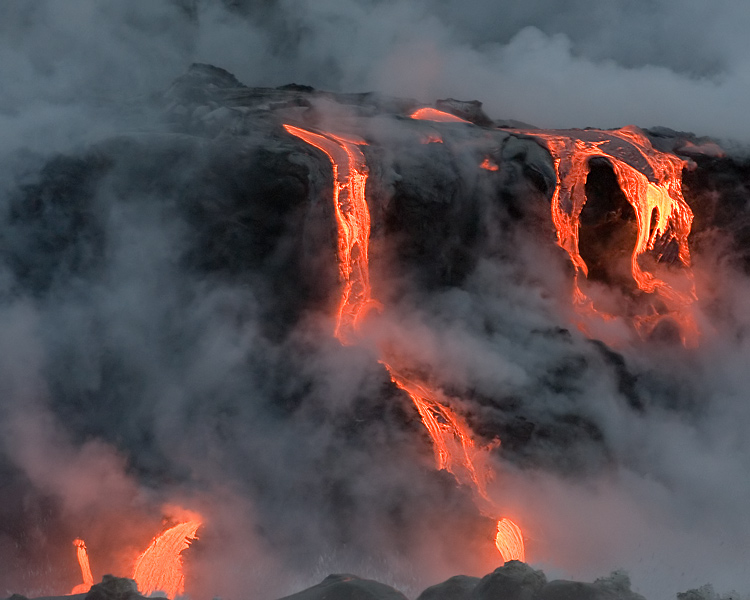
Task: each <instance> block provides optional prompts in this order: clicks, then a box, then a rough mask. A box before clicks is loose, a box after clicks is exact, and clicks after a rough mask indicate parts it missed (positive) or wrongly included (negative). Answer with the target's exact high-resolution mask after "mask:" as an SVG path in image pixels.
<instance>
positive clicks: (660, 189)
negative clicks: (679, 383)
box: [519, 127, 699, 345]
mask: <svg viewBox="0 0 750 600" xmlns="http://www.w3.org/2000/svg"><path fill="white" fill-rule="evenodd" d="M519 133H523V134H525V135H529V136H532V137H536V138H539V139H541V140H543V141H544V143H545V144H546V146H547V148H548V149H549V151H550V153H551V154H552V157H553V160H554V164H555V170H556V172H557V186H556V188H555V191H554V194H553V197H552V221H553V222H554V224H555V228H556V230H557V243H558V244H559V245H560V246H561V247H562V248H564V249H565V250H566V252H567V253H568V255H569V256H570V259H571V261H572V262H573V265H575V268H576V274H578V273H582V274H583V276H584V277H585V276H586V275H587V274H588V268H587V266H586V263H585V262H584V260H583V258H582V257H581V254H580V252H579V247H578V241H579V240H578V233H579V227H580V215H581V210H582V209H583V206H584V204H585V203H586V194H585V185H586V178H587V176H588V173H589V161H590V160H591V159H592V158H597V157H599V158H604V159H606V160H607V161H608V162H609V163H610V164H611V165H612V169H613V170H614V173H615V175H616V176H617V181H618V183H619V185H620V188H621V189H622V192H623V193H624V194H625V196H626V198H627V200H628V202H629V203H630V205H631V206H632V207H633V210H634V211H635V215H636V221H637V225H638V238H637V241H636V245H635V248H634V249H633V253H632V256H631V261H630V268H631V273H632V276H633V279H634V280H635V283H636V285H637V286H638V288H639V289H641V290H643V291H644V292H647V293H651V294H655V295H656V296H658V297H659V298H660V299H661V301H662V302H663V303H664V305H665V307H666V311H665V312H663V313H662V314H654V315H649V316H641V317H638V318H636V319H634V324H635V326H636V328H637V329H638V330H639V331H640V332H641V333H642V334H648V333H649V332H650V331H652V330H653V328H654V327H655V326H656V324H657V323H658V322H659V321H660V320H661V319H662V318H663V317H665V316H669V317H671V318H672V319H674V320H675V322H676V323H677V324H678V325H679V327H680V331H681V335H682V339H683V342H684V343H685V344H686V345H694V344H695V343H696V341H697V338H698V335H699V334H698V329H697V326H696V324H695V320H694V318H693V316H692V313H691V311H690V306H691V304H692V303H693V302H694V301H695V291H694V286H693V285H692V274H691V273H690V271H689V270H688V269H687V268H689V267H690V250H689V248H688V241H687V238H688V235H689V234H690V227H691V224H692V221H693V212H692V211H691V210H690V207H689V206H688V205H687V203H686V202H685V199H684V198H683V196H682V169H683V168H684V167H685V166H686V164H687V163H686V162H685V161H684V160H682V159H680V158H678V157H677V156H675V155H673V154H667V153H664V152H659V151H657V150H655V149H654V147H653V146H652V145H651V142H650V141H649V140H648V138H647V137H646V136H645V135H644V134H643V132H642V131H641V130H640V129H638V128H636V127H624V128H622V129H618V130H614V131H599V130H590V129H587V130H580V131H578V130H576V131H554V130H552V131H541V130H540V131H538V130H531V131H519ZM672 241H673V242H675V243H676V245H677V249H678V256H677V258H678V260H679V262H680V263H681V264H682V265H683V266H684V267H686V270H685V277H686V278H687V280H688V285H687V288H688V289H685V290H676V289H674V288H673V287H672V286H671V285H669V284H667V283H666V282H665V281H663V280H661V279H659V278H658V277H656V276H655V275H654V274H653V273H652V272H650V271H648V270H646V269H644V268H643V266H642V264H641V260H640V259H641V257H642V256H643V255H644V253H646V252H647V251H650V250H653V249H654V245H655V243H657V242H658V243H659V244H661V245H666V244H667V243H670V242H672ZM574 301H575V302H576V303H577V304H578V305H579V306H581V307H583V306H588V307H590V308H592V305H591V302H590V301H589V300H588V298H587V296H586V295H585V294H584V293H583V292H582V291H581V289H580V288H579V287H578V282H577V281H576V288H575V292H574Z"/></svg>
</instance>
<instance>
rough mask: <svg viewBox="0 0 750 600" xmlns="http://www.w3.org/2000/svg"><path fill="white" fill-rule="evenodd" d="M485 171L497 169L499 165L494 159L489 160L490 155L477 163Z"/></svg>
mask: <svg viewBox="0 0 750 600" xmlns="http://www.w3.org/2000/svg"><path fill="white" fill-rule="evenodd" d="M479 166H480V167H482V168H483V169H484V170H486V171H497V170H498V169H499V168H500V167H498V166H497V165H496V164H495V163H494V161H492V160H490V157H489V156H487V157H486V158H485V159H484V160H483V161H482V164H481V165H479Z"/></svg>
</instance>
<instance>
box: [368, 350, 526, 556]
mask: <svg viewBox="0 0 750 600" xmlns="http://www.w3.org/2000/svg"><path fill="white" fill-rule="evenodd" d="M381 362H382V364H383V365H384V366H385V368H386V369H387V370H388V373H389V374H390V376H391V380H392V381H393V383H395V384H396V385H397V386H398V387H399V388H401V389H402V390H404V391H405V392H406V393H407V394H408V395H409V397H410V398H411V400H412V402H413V403H414V406H415V407H416V409H417V412H419V416H420V417H421V418H422V423H423V424H424V426H425V428H426V429H427V432H428V433H429V434H430V439H431V440H432V445H433V448H434V450H435V462H436V463H437V468H438V470H442V469H445V470H447V471H448V472H449V473H451V474H452V475H453V476H454V477H455V478H456V481H458V482H459V483H460V484H464V485H469V486H470V487H471V488H472V489H473V490H474V492H475V493H476V494H477V496H478V497H479V499H480V501H481V503H482V504H483V505H484V507H486V508H483V509H482V512H483V513H485V514H487V513H495V514H496V513H497V509H496V508H495V506H494V504H493V503H492V500H490V497H489V496H488V495H487V483H488V482H489V480H490V479H491V478H492V476H493V473H492V471H491V469H490V468H489V458H490V457H489V452H490V449H491V447H477V446H476V443H475V442H474V439H473V438H472V436H471V430H470V429H469V426H468V425H467V424H466V422H465V421H464V420H463V419H462V418H461V417H459V416H458V415H457V414H456V413H454V412H453V411H452V410H451V409H450V408H448V407H447V406H445V405H444V404H442V403H441V402H440V401H439V400H438V399H437V394H436V393H435V392H433V391H432V390H430V389H429V388H428V387H427V386H426V385H425V384H422V383H416V382H415V381H413V380H412V379H408V378H406V377H404V376H403V375H401V374H399V373H397V372H396V370H395V369H394V368H393V367H392V366H391V365H389V364H388V363H386V362H383V361H381ZM490 516H491V515H490ZM495 546H496V547H497V549H498V551H499V552H500V555H501V556H502V557H503V560H504V561H506V562H507V561H509V560H521V561H525V560H526V551H525V548H524V542H523V535H522V533H521V528H520V527H519V526H518V525H516V523H514V522H513V521H511V520H510V519H508V518H503V519H500V520H499V521H498V522H497V533H496V534H495Z"/></svg>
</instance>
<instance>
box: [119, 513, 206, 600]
mask: <svg viewBox="0 0 750 600" xmlns="http://www.w3.org/2000/svg"><path fill="white" fill-rule="evenodd" d="M200 526H201V522H200V521H197V520H193V521H187V522H185V523H179V524H178V525H175V526H174V527H171V528H169V529H167V530H166V531H165V532H164V533H162V534H161V535H159V536H157V537H155V538H154V539H153V541H152V542H151V544H150V545H149V547H148V548H147V549H146V550H145V552H144V553H143V554H141V555H140V556H139V557H138V560H137V561H136V563H135V569H134V570H133V579H134V580H135V582H136V584H138V590H139V591H140V592H141V594H143V595H144V596H148V595H149V594H151V593H152V592H156V591H161V592H164V593H165V594H166V595H167V598H175V597H176V596H179V595H181V594H182V593H183V592H184V591H185V575H184V574H183V572H182V556H181V553H182V551H183V550H185V549H186V548H187V547H188V546H189V545H190V541H191V540H194V539H196V537H197V535H196V532H197V531H198V528H199V527H200Z"/></svg>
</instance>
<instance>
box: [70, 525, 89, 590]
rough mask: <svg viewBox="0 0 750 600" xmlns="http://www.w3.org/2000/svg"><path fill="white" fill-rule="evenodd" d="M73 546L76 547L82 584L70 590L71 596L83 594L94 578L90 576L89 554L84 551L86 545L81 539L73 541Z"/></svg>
mask: <svg viewBox="0 0 750 600" xmlns="http://www.w3.org/2000/svg"><path fill="white" fill-rule="evenodd" d="M73 545H74V546H75V547H76V557H77V558H78V566H79V567H81V578H82V579H83V583H79V584H78V585H77V586H75V587H74V588H73V589H72V590H71V592H70V593H71V594H85V593H86V592H88V591H89V590H90V589H91V586H92V585H94V576H93V575H92V574H91V566H90V565H89V553H88V551H87V549H86V544H85V542H84V541H83V540H82V539H81V538H76V539H75V540H73Z"/></svg>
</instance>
